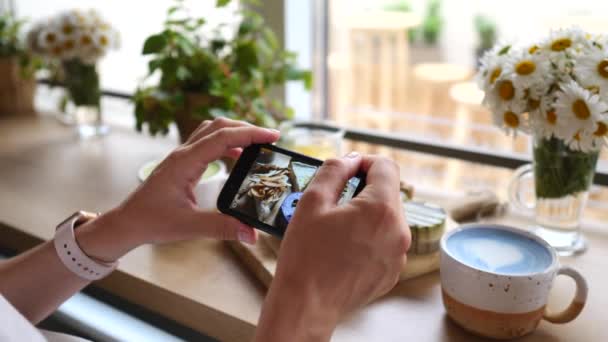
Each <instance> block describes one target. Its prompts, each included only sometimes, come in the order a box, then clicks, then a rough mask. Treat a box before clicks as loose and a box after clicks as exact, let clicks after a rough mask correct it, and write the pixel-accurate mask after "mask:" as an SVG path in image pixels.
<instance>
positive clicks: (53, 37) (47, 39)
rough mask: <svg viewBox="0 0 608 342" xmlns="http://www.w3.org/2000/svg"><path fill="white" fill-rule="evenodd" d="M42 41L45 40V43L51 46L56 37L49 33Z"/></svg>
mask: <svg viewBox="0 0 608 342" xmlns="http://www.w3.org/2000/svg"><path fill="white" fill-rule="evenodd" d="M44 39H45V40H46V42H47V43H51V44H52V43H54V42H55V41H56V40H57V36H56V35H55V34H54V33H52V32H49V33H47V34H46V37H45V38H44Z"/></svg>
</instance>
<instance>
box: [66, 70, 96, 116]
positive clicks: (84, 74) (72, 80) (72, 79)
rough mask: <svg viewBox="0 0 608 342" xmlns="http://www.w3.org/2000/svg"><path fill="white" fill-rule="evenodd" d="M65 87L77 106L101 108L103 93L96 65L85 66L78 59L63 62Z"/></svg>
mask: <svg viewBox="0 0 608 342" xmlns="http://www.w3.org/2000/svg"><path fill="white" fill-rule="evenodd" d="M63 69H64V71H65V86H66V89H67V90H68V93H69V96H70V99H71V100H72V102H74V104H75V105H77V106H95V107H98V108H99V103H100V97H101V91H100V90H99V75H98V74H97V69H96V68H95V64H85V63H82V62H81V61H80V60H78V59H71V60H68V61H65V62H63Z"/></svg>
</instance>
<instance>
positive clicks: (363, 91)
mask: <svg viewBox="0 0 608 342" xmlns="http://www.w3.org/2000/svg"><path fill="white" fill-rule="evenodd" d="M419 23H420V18H419V17H418V16H416V15H414V14H411V13H399V12H384V11H379V12H378V11H377V12H369V13H364V14H363V13H362V14H360V15H356V16H353V17H350V18H348V20H347V29H348V44H349V46H348V54H347V56H348V59H349V61H348V66H349V68H348V72H347V73H346V75H345V76H346V82H345V83H344V86H345V87H344V90H343V91H345V92H346V93H348V94H349V95H348V96H347V99H348V102H347V103H345V106H346V107H350V108H353V109H354V110H353V112H354V113H352V114H354V115H352V116H351V115H349V118H348V119H349V121H351V123H354V124H355V125H356V126H358V127H364V128H371V129H377V130H380V131H383V132H388V131H390V130H391V127H392V124H393V123H392V115H390V114H389V113H391V112H395V111H398V110H401V109H402V108H403V107H404V103H405V94H406V89H407V81H408V73H409V72H408V68H409V66H408V55H409V54H408V34H407V31H408V29H409V28H411V27H413V26H417V25H418V24H419ZM362 148H363V147H362ZM363 149H364V150H365V148H363ZM382 149H383V150H385V151H382V152H383V154H389V155H390V150H388V149H386V148H381V149H376V148H372V149H371V151H369V150H368V151H369V152H378V151H379V150H382Z"/></svg>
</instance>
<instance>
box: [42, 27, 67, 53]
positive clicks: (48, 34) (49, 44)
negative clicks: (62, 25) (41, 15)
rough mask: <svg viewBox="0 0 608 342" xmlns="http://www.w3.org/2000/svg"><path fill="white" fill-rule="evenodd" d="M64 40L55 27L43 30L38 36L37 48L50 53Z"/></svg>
mask: <svg viewBox="0 0 608 342" xmlns="http://www.w3.org/2000/svg"><path fill="white" fill-rule="evenodd" d="M62 39H63V37H62V35H61V34H60V33H59V32H58V31H57V30H55V28H54V27H50V26H49V27H46V28H43V29H42V30H41V31H40V33H39V34H38V41H37V46H39V47H40V48H41V49H42V50H46V51H50V50H51V49H52V48H53V47H55V46H57V45H59V44H60V43H61V40H62Z"/></svg>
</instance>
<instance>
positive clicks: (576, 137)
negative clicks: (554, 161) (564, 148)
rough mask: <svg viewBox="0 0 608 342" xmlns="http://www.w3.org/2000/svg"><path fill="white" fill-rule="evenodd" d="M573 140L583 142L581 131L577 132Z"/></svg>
mask: <svg viewBox="0 0 608 342" xmlns="http://www.w3.org/2000/svg"><path fill="white" fill-rule="evenodd" d="M572 138H573V139H574V140H576V141H581V131H578V132H576V134H575V135H574V136H573V137H572Z"/></svg>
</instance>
